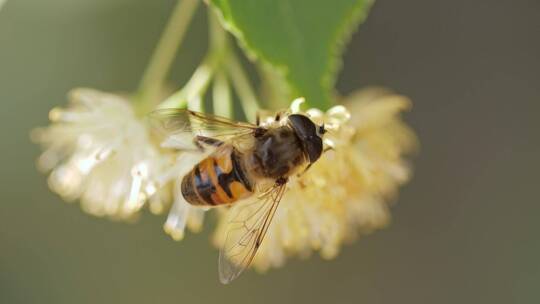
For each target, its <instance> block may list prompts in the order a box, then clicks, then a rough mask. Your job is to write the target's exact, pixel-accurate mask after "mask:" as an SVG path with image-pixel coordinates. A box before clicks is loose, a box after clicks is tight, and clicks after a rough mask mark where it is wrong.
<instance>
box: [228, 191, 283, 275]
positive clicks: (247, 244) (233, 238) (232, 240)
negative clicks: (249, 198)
mask: <svg viewBox="0 0 540 304" xmlns="http://www.w3.org/2000/svg"><path fill="white" fill-rule="evenodd" d="M285 189H286V184H282V185H278V184H276V185H274V186H273V187H271V188H270V189H269V190H267V191H266V192H264V193H263V194H261V195H260V196H259V197H258V199H257V200H256V201H255V202H250V203H246V204H242V205H237V206H235V207H233V209H231V211H230V218H229V223H228V227H227V234H226V236H225V242H224V244H223V246H222V247H221V250H220V252H219V280H220V281H221V283H223V284H228V283H230V282H231V281H232V280H234V279H236V278H237V277H238V276H239V275H240V274H241V273H242V272H243V271H244V270H245V269H246V268H247V267H248V266H249V265H250V264H251V261H253V258H254V257H255V254H256V253H257V250H258V249H259V247H260V245H261V243H262V241H263V239H264V236H265V235H266V232H267V231H268V227H269V226H270V223H271V222H272V218H273V217H274V214H275V212H276V209H277V207H278V205H279V201H280V200H281V198H282V197H283V193H285Z"/></svg>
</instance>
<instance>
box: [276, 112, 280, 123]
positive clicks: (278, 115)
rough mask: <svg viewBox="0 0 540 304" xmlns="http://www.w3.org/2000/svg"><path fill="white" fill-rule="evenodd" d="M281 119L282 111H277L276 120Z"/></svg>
mask: <svg viewBox="0 0 540 304" xmlns="http://www.w3.org/2000/svg"><path fill="white" fill-rule="evenodd" d="M280 119H281V111H279V112H277V113H276V121H279V120H280Z"/></svg>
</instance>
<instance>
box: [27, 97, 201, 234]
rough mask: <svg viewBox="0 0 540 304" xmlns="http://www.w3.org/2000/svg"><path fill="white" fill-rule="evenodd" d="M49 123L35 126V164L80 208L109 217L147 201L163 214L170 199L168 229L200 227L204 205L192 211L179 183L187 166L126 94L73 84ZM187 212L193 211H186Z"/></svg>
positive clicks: (123, 216)
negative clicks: (163, 146)
mask: <svg viewBox="0 0 540 304" xmlns="http://www.w3.org/2000/svg"><path fill="white" fill-rule="evenodd" d="M49 118H50V120H51V122H52V123H51V125H49V126H48V127H46V128H39V129H36V130H34V131H33V132H32V139H33V140H34V141H35V142H37V143H40V144H41V145H42V146H43V148H44V152H43V154H42V155H41V156H40V157H39V159H38V167H39V168H40V169H41V170H43V171H45V172H49V171H50V175H49V180H48V183H49V187H50V188H51V190H52V191H54V192H56V193H57V194H59V195H60V196H61V197H62V198H63V199H64V200H66V201H74V200H76V199H79V200H80V202H81V207H82V209H83V210H84V211H86V212H88V213H90V214H93V215H96V216H107V217H109V218H112V219H120V220H127V219H132V218H134V217H135V216H136V215H137V214H138V213H139V212H138V211H139V210H141V208H142V207H143V206H145V205H148V207H149V209H150V210H151V211H152V212H153V213H160V212H162V211H163V210H165V208H166V207H167V206H168V205H169V204H170V202H171V201H173V202H174V205H173V207H172V209H171V210H172V212H171V214H170V217H169V219H168V221H167V223H166V229H167V230H168V231H170V232H171V233H172V235H173V237H174V238H175V239H180V238H181V237H182V235H183V230H184V227H185V225H186V224H188V225H189V226H190V227H192V228H194V229H197V228H199V227H200V226H201V222H202V216H201V215H202V211H198V210H195V211H192V210H190V208H189V206H187V203H185V202H184V201H183V199H182V196H181V194H180V193H179V192H178V190H176V188H177V187H175V185H176V184H177V183H178V180H179V179H180V177H181V176H182V174H185V172H187V171H188V170H189V169H190V168H191V167H190V162H188V161H184V160H185V159H184V158H182V159H177V158H176V156H175V155H173V154H170V153H167V152H166V151H163V150H162V149H160V147H159V145H158V144H157V143H156V141H155V140H153V138H152V136H151V132H150V130H149V128H148V125H147V124H146V123H145V122H144V119H141V118H139V117H137V115H136V114H135V109H134V108H133V104H132V103H130V101H129V100H128V99H127V98H124V97H122V96H118V95H115V94H110V93H104V92H100V91H96V90H92V89H75V90H73V91H72V92H71V93H70V104H69V106H68V107H67V108H65V109H60V108H55V109H53V110H51V112H50V114H49ZM189 215H191V216H189Z"/></svg>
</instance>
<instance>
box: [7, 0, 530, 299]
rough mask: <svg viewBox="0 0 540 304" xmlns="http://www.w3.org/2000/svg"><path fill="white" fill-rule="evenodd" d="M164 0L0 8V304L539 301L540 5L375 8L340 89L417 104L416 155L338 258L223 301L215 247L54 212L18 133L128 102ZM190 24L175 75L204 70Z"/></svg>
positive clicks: (33, 152)
mask: <svg viewBox="0 0 540 304" xmlns="http://www.w3.org/2000/svg"><path fill="white" fill-rule="evenodd" d="M173 5H174V1H172V0H163V1H145V0H92V1H91V0H46V1H43V0H8V2H7V3H6V5H5V7H4V8H3V9H2V10H0V105H1V109H0V113H1V119H0V123H1V127H0V132H1V134H2V135H1V139H2V144H1V150H0V151H1V152H0V153H1V155H0V156H1V157H0V160H1V164H2V167H1V171H0V172H1V173H0V178H1V180H0V187H1V188H0V303H55V304H60V303H152V302H158V303H212V302H216V303H254V302H256V303H329V302H337V303H366V304H367V303H369V304H374V303H539V301H540V291H539V287H540V286H539V282H540V262H539V256H540V241H539V239H538V232H539V229H540V221H539V220H538V219H539V217H538V216H539V214H540V213H539V212H540V207H539V203H540V200H539V191H538V189H539V186H538V185H537V184H538V182H539V181H540V178H539V172H540V159H539V155H540V132H539V131H540V119H539V114H540V60H539V54H540V32H539V31H540V2H538V1H536V0H516V1H492V0H491V1H488V0H477V1H469V0H455V1H443V0H431V1H425V0H424V1H421V0H409V1H389V0H379V1H378V2H377V3H376V4H375V6H374V8H373V10H372V13H371V15H370V17H369V18H368V20H367V22H366V23H365V24H364V25H363V26H362V27H361V29H360V30H359V31H358V32H357V33H356V34H355V35H354V37H353V41H352V42H351V44H350V46H349V48H348V50H347V52H346V54H345V59H344V60H345V65H344V69H343V71H342V73H341V74H340V78H339V83H338V88H339V90H340V91H341V92H342V93H348V92H350V91H352V90H354V89H356V88H358V87H362V86H365V85H384V86H387V87H390V88H393V89H395V90H397V91H398V92H400V93H402V94H405V95H407V96H409V97H411V98H412V99H413V101H414V109H413V111H412V112H410V113H408V114H407V115H406V120H407V121H408V122H409V123H410V124H411V125H412V126H413V127H414V129H415V130H416V131H417V132H418V135H419V137H420V140H421V143H422V149H421V152H420V154H419V155H418V156H417V157H416V159H415V171H416V173H415V177H414V179H413V180H412V182H411V183H409V184H408V185H406V186H405V187H404V188H403V189H402V192H401V196H400V199H399V202H398V204H396V205H395V206H394V207H393V210H392V213H393V216H394V220H393V223H392V225H391V226H390V227H389V228H387V229H385V230H382V231H378V232H376V233H374V234H372V235H369V236H367V237H365V238H363V239H361V240H360V241H358V242H356V243H355V244H353V245H351V246H346V247H344V249H343V251H342V253H341V254H340V255H339V257H338V258H337V259H335V260H332V261H329V262H328V261H322V260H321V259H320V258H319V257H317V256H314V257H312V258H311V259H309V260H306V261H299V260H291V261H290V262H289V263H287V265H286V266H285V267H284V268H282V269H279V270H274V271H271V272H269V273H268V274H266V275H258V274H255V273H253V272H249V273H247V274H245V275H244V276H242V277H241V278H240V279H239V280H237V281H235V282H234V284H232V285H230V286H222V285H220V284H219V282H218V280H217V251H216V250H215V249H213V248H212V247H211V246H210V245H209V241H208V233H202V234H199V235H192V234H190V235H189V236H188V237H187V238H186V239H185V240H184V241H183V242H181V243H176V242H173V241H172V240H171V239H170V238H169V237H168V236H166V235H165V233H164V232H163V231H162V223H163V221H164V217H156V216H152V215H149V214H145V215H144V216H142V218H141V219H140V221H139V222H138V223H136V224H125V223H113V222H109V221H108V220H104V219H97V218H94V217H91V216H88V215H86V214H84V213H83V212H82V211H81V210H80V209H79V207H78V206H77V205H68V204H65V203H63V202H62V201H61V200H60V199H59V198H58V197H57V196H56V195H54V194H52V193H51V192H50V191H49V190H48V189H47V185H46V179H45V176H43V175H41V174H40V173H38V172H37V171H36V169H35V166H34V160H35V158H36V157H37V156H38V154H39V150H38V147H36V146H35V145H33V144H31V143H30V141H29V136H28V133H29V131H30V130H31V129H32V128H34V127H36V126H40V125H45V124H47V113H48V111H49V109H50V108H52V107H54V106H57V105H64V104H65V103H66V98H65V94H66V92H67V91H68V90H69V89H71V88H73V87H78V86H88V87H93V88H98V89H102V90H110V91H130V90H133V89H135V88H136V85H137V83H138V80H139V77H140V75H141V73H142V71H143V69H144V66H145V64H146V62H147V60H148V58H149V55H150V53H151V51H152V49H153V47H154V45H155V43H156V41H157V39H158V37H159V34H160V31H161V29H162V27H163V26H164V24H165V22H166V20H167V17H168V15H169V13H170V11H171V9H172V7H173ZM205 26H206V21H205V14H204V12H203V11H202V10H200V11H199V14H198V16H197V17H196V21H195V23H194V26H193V27H192V29H191V30H190V32H189V34H188V37H187V40H186V41H185V44H184V46H183V47H182V49H181V51H180V54H179V60H178V61H177V63H176V64H175V66H174V71H173V75H172V78H173V79H174V80H176V81H177V84H181V83H182V82H183V81H185V80H186V79H187V77H189V75H190V73H191V72H192V70H193V69H194V67H195V66H196V64H197V62H198V61H199V59H200V58H202V56H203V55H204V49H205V46H206V34H205V33H206V29H205Z"/></svg>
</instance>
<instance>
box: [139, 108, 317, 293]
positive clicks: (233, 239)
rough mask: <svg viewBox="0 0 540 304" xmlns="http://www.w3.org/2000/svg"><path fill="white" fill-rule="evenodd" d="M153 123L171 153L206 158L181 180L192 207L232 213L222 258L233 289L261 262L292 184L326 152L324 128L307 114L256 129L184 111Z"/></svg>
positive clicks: (157, 115) (222, 274) (283, 116)
mask: <svg viewBox="0 0 540 304" xmlns="http://www.w3.org/2000/svg"><path fill="white" fill-rule="evenodd" d="M149 118H150V121H151V124H152V125H153V126H154V127H155V129H157V130H159V131H160V132H161V133H162V134H164V135H165V137H166V139H165V141H164V144H163V145H164V146H169V147H176V148H178V149H181V150H184V151H186V152H189V151H191V152H195V153H203V157H202V160H201V161H199V162H198V163H197V164H195V165H194V167H193V169H192V170H191V171H190V172H189V173H187V174H185V175H184V176H183V177H182V182H181V193H182V196H183V198H184V199H185V201H186V202H188V203H189V204H191V205H193V206H200V207H206V208H208V207H218V206H231V207H232V210H231V211H230V217H229V221H228V226H227V229H226V230H227V234H226V236H225V242H224V244H223V246H222V248H221V249H220V254H219V278H220V281H221V282H222V283H224V284H227V283H229V282H231V281H232V280H234V279H235V278H237V277H238V276H239V275H240V274H241V273H242V272H243V271H244V270H245V269H246V268H247V267H248V266H249V265H250V263H251V262H252V260H253V258H254V257H255V254H256V253H257V250H258V248H259V247H260V246H261V243H262V241H263V239H264V236H265V234H266V232H267V230H268V227H269V226H270V223H271V221H272V218H273V216H274V214H275V212H276V209H277V208H278V205H279V202H280V200H281V198H282V197H283V194H284V193H285V191H286V185H287V182H288V181H289V178H290V177H291V176H293V175H295V174H296V175H299V174H301V173H303V172H305V171H306V170H307V169H308V168H309V167H310V166H311V165H312V164H313V163H315V162H316V161H317V160H318V159H319V158H320V157H321V154H322V153H323V151H325V149H324V147H323V146H324V145H323V136H324V134H325V132H326V129H325V127H324V124H323V125H317V124H315V123H314V122H313V121H312V120H311V119H310V118H309V117H308V116H306V115H303V114H290V113H278V114H277V115H276V116H275V119H271V120H272V121H269V122H266V123H261V121H260V119H259V117H257V120H256V123H255V124H251V123H246V122H238V121H233V120H229V119H227V118H223V117H219V116H214V115H210V114H205V113H199V112H195V111H190V110H182V109H161V110H156V111H154V112H152V113H151V114H150V115H149ZM186 143H188V144H186Z"/></svg>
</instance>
